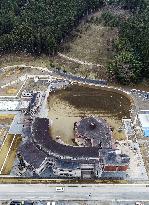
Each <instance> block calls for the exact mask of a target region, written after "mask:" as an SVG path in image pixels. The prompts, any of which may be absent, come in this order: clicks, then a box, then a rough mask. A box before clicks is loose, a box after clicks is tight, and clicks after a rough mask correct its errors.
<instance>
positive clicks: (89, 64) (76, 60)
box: [58, 53, 104, 67]
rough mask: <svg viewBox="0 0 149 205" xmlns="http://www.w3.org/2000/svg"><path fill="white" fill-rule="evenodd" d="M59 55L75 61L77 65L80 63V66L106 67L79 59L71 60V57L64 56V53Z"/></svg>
mask: <svg viewBox="0 0 149 205" xmlns="http://www.w3.org/2000/svg"><path fill="white" fill-rule="evenodd" d="M58 55H59V56H60V57H62V58H65V59H67V60H70V61H73V62H75V63H79V64H81V65H88V66H97V67H104V66H103V65H101V64H93V63H89V62H87V61H82V60H79V59H77V58H71V57H69V56H67V55H64V54H62V53H58Z"/></svg>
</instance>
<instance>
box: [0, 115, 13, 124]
mask: <svg viewBox="0 0 149 205" xmlns="http://www.w3.org/2000/svg"><path fill="white" fill-rule="evenodd" d="M14 116H15V115H13V114H0V123H3V124H10V123H11V122H12V120H13V118H14Z"/></svg>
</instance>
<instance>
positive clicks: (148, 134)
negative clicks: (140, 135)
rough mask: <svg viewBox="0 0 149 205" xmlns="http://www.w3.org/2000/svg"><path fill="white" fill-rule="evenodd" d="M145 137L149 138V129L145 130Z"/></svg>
mask: <svg viewBox="0 0 149 205" xmlns="http://www.w3.org/2000/svg"><path fill="white" fill-rule="evenodd" d="M144 136H145V137H149V129H148V130H144Z"/></svg>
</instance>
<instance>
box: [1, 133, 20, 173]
mask: <svg viewBox="0 0 149 205" xmlns="http://www.w3.org/2000/svg"><path fill="white" fill-rule="evenodd" d="M20 142H21V137H20V135H16V136H15V137H14V135H13V134H9V135H7V136H6V138H5V140H4V143H3V145H2V147H1V149H0V170H1V171H2V173H1V174H4V175H7V174H9V173H10V171H11V168H12V166H13V163H14V160H15V157H16V152H17V148H18V146H19V144H20ZM10 146H11V149H10Z"/></svg>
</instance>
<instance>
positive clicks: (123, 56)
mask: <svg viewBox="0 0 149 205" xmlns="http://www.w3.org/2000/svg"><path fill="white" fill-rule="evenodd" d="M111 3H112V4H113V3H114V4H115V5H119V6H120V7H122V8H124V9H127V10H129V11H130V16H129V17H128V18H122V17H121V16H117V15H113V14H112V13H109V12H105V13H104V14H103V16H102V18H103V19H104V22H105V24H106V25H108V26H111V27H118V29H119V39H118V40H117V41H115V42H114V47H115V50H116V53H117V55H116V56H115V58H114V59H113V61H112V62H111V63H110V65H109V72H110V74H111V77H115V78H116V79H117V81H119V82H121V83H123V84H129V83H136V82H139V81H140V80H142V78H144V77H145V78H149V6H148V3H147V1H146V0H118V1H114V0H113V1H111Z"/></svg>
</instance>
